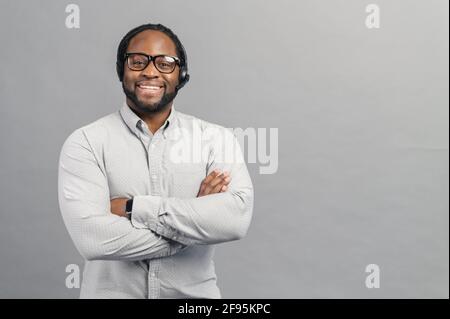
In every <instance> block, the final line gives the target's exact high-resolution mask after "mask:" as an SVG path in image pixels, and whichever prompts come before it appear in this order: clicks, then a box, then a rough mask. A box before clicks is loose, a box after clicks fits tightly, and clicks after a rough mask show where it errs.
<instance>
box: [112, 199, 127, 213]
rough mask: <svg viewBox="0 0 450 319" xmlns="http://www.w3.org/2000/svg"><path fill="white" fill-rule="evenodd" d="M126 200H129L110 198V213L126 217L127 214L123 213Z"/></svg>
mask: <svg viewBox="0 0 450 319" xmlns="http://www.w3.org/2000/svg"><path fill="white" fill-rule="evenodd" d="M127 200H129V198H114V199H113V200H111V213H113V214H115V215H117V216H122V217H126V216H127V214H126V213H125V206H126V204H127Z"/></svg>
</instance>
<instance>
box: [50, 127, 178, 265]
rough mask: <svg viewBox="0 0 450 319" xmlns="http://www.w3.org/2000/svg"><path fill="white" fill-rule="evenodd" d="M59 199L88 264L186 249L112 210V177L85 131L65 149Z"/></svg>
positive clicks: (167, 254) (161, 254)
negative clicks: (110, 187) (103, 167)
mask: <svg viewBox="0 0 450 319" xmlns="http://www.w3.org/2000/svg"><path fill="white" fill-rule="evenodd" d="M58 201H59V206H60V210H61V214H62V217H63V220H64V223H65V225H66V227H67V230H68V231H69V234H70V236H71V238H72V240H73V242H74V243H75V246H76V248H77V249H78V251H79V252H80V253H81V255H82V256H83V257H84V258H85V259H87V260H99V259H101V260H140V259H151V258H158V257H164V256H169V255H173V254H175V253H177V252H178V251H180V250H182V249H183V248H185V246H184V245H181V244H180V243H177V242H174V241H171V240H168V239H165V238H162V237H161V236H160V235H158V234H155V233H154V232H152V231H151V230H149V229H136V228H135V227H133V225H132V224H131V222H130V220H128V219H127V218H125V217H120V216H117V215H114V214H112V213H111V212H110V209H111V207H110V198H109V188H108V183H107V178H106V176H105V174H104V172H103V171H102V169H101V167H100V166H99V165H98V162H97V159H96V158H95V156H94V154H93V152H92V149H91V147H90V145H89V142H88V140H87V139H86V137H85V135H84V134H83V132H82V130H81V129H79V130H76V131H75V132H73V133H72V134H71V135H70V136H69V137H68V138H67V140H66V141H65V143H64V145H63V147H62V150H61V154H60V158H59V169H58Z"/></svg>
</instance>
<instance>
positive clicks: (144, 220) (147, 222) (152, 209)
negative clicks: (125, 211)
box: [131, 195, 161, 229]
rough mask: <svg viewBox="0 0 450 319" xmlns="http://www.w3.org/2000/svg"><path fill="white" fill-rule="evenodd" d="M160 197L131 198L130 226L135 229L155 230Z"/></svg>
mask: <svg viewBox="0 0 450 319" xmlns="http://www.w3.org/2000/svg"><path fill="white" fill-rule="evenodd" d="M160 206H161V197H159V196H152V195H145V196H134V197H133V208H132V210H131V224H132V225H133V226H134V227H135V228H148V229H155V228H156V225H157V224H158V222H159V220H158V218H159V210H160Z"/></svg>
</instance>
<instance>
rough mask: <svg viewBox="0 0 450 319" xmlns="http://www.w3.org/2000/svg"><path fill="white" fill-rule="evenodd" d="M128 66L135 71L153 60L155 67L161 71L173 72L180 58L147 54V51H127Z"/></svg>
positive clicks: (142, 68) (140, 69) (143, 67)
mask: <svg viewBox="0 0 450 319" xmlns="http://www.w3.org/2000/svg"><path fill="white" fill-rule="evenodd" d="M125 59H126V60H127V65H128V68H130V69H131V70H133V71H142V70H144V69H145V68H146V67H147V66H148V64H149V63H150V62H151V61H153V65H154V66H155V68H156V69H157V70H158V71H159V72H161V73H172V72H173V71H174V70H175V67H176V66H177V65H180V59H179V58H177V57H175V56H170V55H155V56H151V55H147V54H145V53H125Z"/></svg>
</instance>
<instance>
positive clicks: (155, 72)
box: [141, 61, 160, 78]
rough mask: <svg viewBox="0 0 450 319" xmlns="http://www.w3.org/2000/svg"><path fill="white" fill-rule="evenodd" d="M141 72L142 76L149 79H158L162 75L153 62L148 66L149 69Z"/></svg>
mask: <svg viewBox="0 0 450 319" xmlns="http://www.w3.org/2000/svg"><path fill="white" fill-rule="evenodd" d="M141 72H142V75H144V76H147V77H149V78H157V77H159V75H160V73H159V71H158V70H157V69H156V67H155V64H154V63H153V61H150V63H149V64H148V65H147V67H146V68H145V69H143V70H142V71H141Z"/></svg>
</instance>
